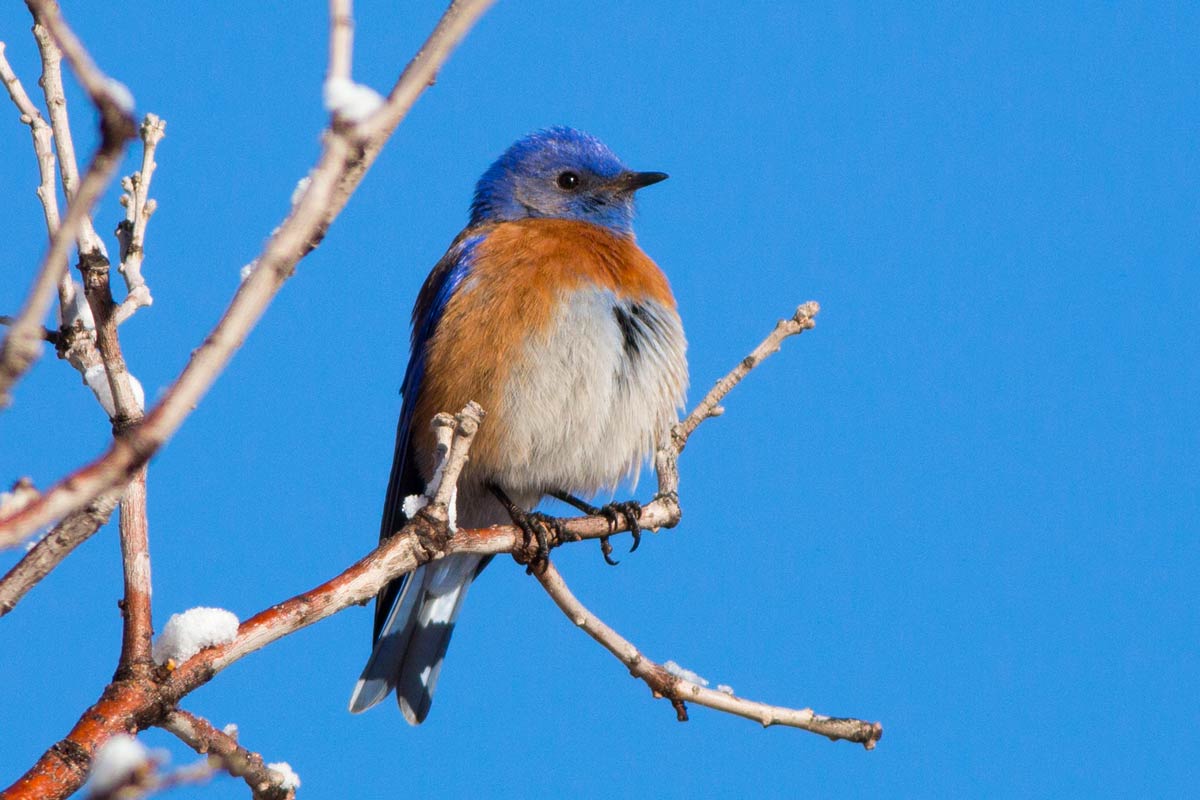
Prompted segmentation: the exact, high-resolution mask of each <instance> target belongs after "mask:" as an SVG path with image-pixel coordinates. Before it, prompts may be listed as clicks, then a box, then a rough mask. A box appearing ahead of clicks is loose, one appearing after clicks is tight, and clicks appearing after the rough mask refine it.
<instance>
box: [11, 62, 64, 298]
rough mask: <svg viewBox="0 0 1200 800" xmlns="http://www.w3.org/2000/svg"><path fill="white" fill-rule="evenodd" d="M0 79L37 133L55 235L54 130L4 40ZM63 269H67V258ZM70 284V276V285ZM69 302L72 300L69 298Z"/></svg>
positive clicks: (40, 191) (43, 192)
mask: <svg viewBox="0 0 1200 800" xmlns="http://www.w3.org/2000/svg"><path fill="white" fill-rule="evenodd" d="M0 80H2V81H3V82H4V88H5V89H7V90H8V96H9V97H11V98H12V101H13V103H14V104H16V106H17V110H18V111H20V112H21V121H22V122H24V123H25V124H26V125H28V126H29V133H30V135H31V136H32V137H33V152H34V154H35V155H36V156H37V162H38V173H39V175H40V177H41V183H39V184H38V188H37V195H38V199H39V200H40V201H41V203H42V213H43V215H44V216H45V218H46V233H47V234H48V235H50V236H53V235H54V232H55V231H57V230H58V223H59V219H58V193H57V192H56V191H55V189H54V177H55V174H54V172H55V171H54V165H55V158H54V145H53V139H54V132H53V131H52V130H51V129H50V126H49V125H47V124H46V120H45V119H43V118H42V114H41V112H40V111H38V108H37V106H35V105H34V104H33V101H32V100H31V99H30V98H29V95H28V94H27V93H26V92H25V87H24V86H22V85H21V81H20V80H19V79H18V78H17V76H16V74H15V73H14V72H13V70H12V66H11V65H10V64H9V63H8V59H7V58H6V57H5V55H4V42H0ZM59 270H60V271H61V272H63V273H65V272H66V262H65V260H64V262H63V264H62V265H61V266H60V267H59ZM70 285H71V284H70V279H69V278H68V280H67V286H70ZM65 302H69V298H67V299H66V300H65Z"/></svg>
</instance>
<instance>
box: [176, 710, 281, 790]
mask: <svg viewBox="0 0 1200 800" xmlns="http://www.w3.org/2000/svg"><path fill="white" fill-rule="evenodd" d="M159 727H161V728H162V729H163V730H166V731H170V732H171V733H173V734H175V735H176V736H178V737H179V739H180V740H181V741H183V743H184V744H186V745H187V746H188V747H190V748H192V749H193V750H195V751H196V752H197V753H200V754H201V755H207V756H209V757H210V759H212V760H215V761H217V762H218V763H219V765H220V767H221V768H222V769H223V770H225V771H226V772H228V773H229V774H230V775H232V776H233V777H235V778H241V779H242V780H244V781H245V782H246V785H247V786H249V787H250V792H251V795H252V796H253V797H254V800H291V798H293V797H295V796H296V793H295V791H293V790H291V789H285V788H284V786H283V781H282V776H281V775H280V774H279V773H278V772H275V771H274V770H271V769H269V768H268V767H267V765H266V764H265V763H263V757H262V756H261V755H259V754H258V753H255V752H253V751H251V750H247V749H246V748H245V747H242V746H241V745H240V744H238V740H237V739H236V738H235V737H233V736H231V735H230V734H228V733H225V732H223V731H219V730H217V729H216V728H215V727H214V726H213V725H212V723H210V722H209V721H208V720H206V719H204V718H202V717H198V716H196V715H195V714H191V713H189V712H187V711H183V710H175V711H172V712H171V713H169V714H167V716H166V718H165V719H163V720H162V722H160V723H159Z"/></svg>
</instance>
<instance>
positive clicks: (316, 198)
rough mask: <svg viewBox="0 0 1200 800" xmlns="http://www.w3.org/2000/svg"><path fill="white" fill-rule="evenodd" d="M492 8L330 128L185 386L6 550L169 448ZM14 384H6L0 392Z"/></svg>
mask: <svg viewBox="0 0 1200 800" xmlns="http://www.w3.org/2000/svg"><path fill="white" fill-rule="evenodd" d="M491 3H492V0H454V2H452V3H451V5H450V8H449V9H448V10H447V11H446V14H445V15H444V16H443V17H442V21H441V22H439V23H438V26H437V27H436V28H435V29H434V31H433V33H432V34H431V35H430V37H429V39H428V40H427V41H426V43H425V45H424V47H422V49H421V51H420V52H419V53H418V54H417V55H416V57H414V59H413V60H412V62H411V63H410V64H409V65H408V67H407V68H405V70H404V72H403V73H402V74H401V76H400V78H399V79H398V80H397V82H396V85H395V87H393V89H392V93H391V96H389V98H388V101H387V103H386V104H385V105H384V106H383V107H382V108H381V109H380V110H379V111H378V112H376V113H375V114H374V115H373V116H372V117H370V118H369V119H367V120H365V121H364V122H363V123H360V124H356V125H347V124H339V125H337V126H336V127H335V128H332V129H330V130H328V131H326V134H325V137H324V146H323V151H322V154H321V157H320V160H319V161H318V163H317V166H316V167H315V168H314V169H313V171H312V173H311V174H310V176H309V177H310V179H311V183H310V184H309V186H308V189H307V190H306V191H305V192H304V193H303V194H302V196H301V197H300V198H298V202H297V203H296V205H295V206H293V208H292V211H291V213H290V214H289V215H288V217H287V218H286V219H285V220H284V222H283V223H282V224H281V225H280V226H279V228H278V229H276V231H275V233H274V234H273V235H272V236H271V238H270V240H269V241H268V242H267V245H266V247H265V249H264V250H263V252H262V254H261V255H260V256H259V258H258V259H257V267H256V268H255V269H254V270H253V271H252V272H251V274H250V275H249V276H248V277H247V279H246V280H245V282H244V283H243V284H242V286H241V288H240V289H239V290H238V292H237V294H236V295H235V296H234V298H233V301H232V303H231V304H230V306H229V308H228V309H227V310H226V312H225V315H224V316H223V317H222V318H221V320H220V322H218V323H217V326H216V327H215V328H214V329H213V330H212V332H211V333H210V334H209V336H208V338H207V339H206V340H205V342H204V344H202V345H201V346H200V347H199V348H197V349H196V351H195V352H194V353H193V354H192V358H191V360H190V361H189V362H188V365H187V366H186V367H185V368H184V370H183V372H182V373H181V374H180V375H179V377H178V378H177V379H176V381H175V383H174V384H172V385H171V387H170V388H169V389H168V390H167V391H166V393H165V394H164V395H163V396H162V398H161V399H160V400H159V402H158V404H157V405H156V406H155V408H154V409H153V410H151V412H150V413H149V414H147V415H146V418H145V419H144V420H143V422H142V423H141V424H139V425H136V426H134V427H132V428H130V429H129V430H127V431H124V432H123V433H122V434H121V435H119V436H118V437H117V438H116V440H115V441H114V442H113V444H112V446H111V447H110V448H109V450H108V451H107V452H106V453H105V454H104V455H103V456H101V457H100V458H98V459H96V460H95V461H93V462H91V463H90V464H87V465H85V466H83V467H81V468H80V469H78V470H76V471H75V472H73V473H72V474H70V475H68V476H67V477H66V478H64V479H62V480H61V481H59V482H58V483H57V484H55V485H54V486H53V487H51V488H50V489H48V490H47V491H46V492H45V493H44V494H43V495H42V497H41V498H40V499H39V500H37V501H35V502H34V503H32V504H30V506H28V507H26V508H25V509H23V510H21V511H20V512H18V513H17V514H14V515H10V516H8V517H5V518H3V519H0V548H4V547H11V546H13V545H15V544H16V543H17V542H19V541H20V540H21V539H22V538H23V537H25V536H28V535H29V534H30V533H32V532H33V531H35V530H37V529H38V528H39V527H41V526H42V525H46V524H48V523H51V522H53V521H54V520H55V519H58V518H61V517H62V516H65V515H66V514H68V513H70V512H71V511H72V510H74V509H77V508H80V507H82V506H83V505H85V504H87V503H88V502H90V501H91V500H92V499H94V498H95V497H96V496H98V495H99V494H100V493H102V492H105V491H108V490H109V489H112V488H115V487H118V486H123V485H124V484H126V483H127V482H128V481H129V480H131V479H132V477H133V475H134V474H135V473H136V471H137V469H138V468H139V467H140V466H141V465H142V464H144V463H146V461H148V460H149V458H150V456H151V455H153V454H154V453H155V452H156V451H157V450H158V449H159V448H160V447H162V445H163V444H164V443H165V442H166V441H167V439H169V438H170V437H171V435H172V434H173V433H174V432H175V431H176V430H177V429H178V428H179V426H180V425H181V424H182V423H183V421H184V419H186V418H187V416H188V414H190V413H191V411H192V409H193V408H194V407H195V406H196V404H197V403H198V402H199V401H200V399H201V398H202V397H203V396H204V394H205V393H206V392H207V391H208V389H209V387H210V386H211V385H212V383H213V382H214V381H215V380H216V378H217V376H218V375H219V374H220V373H221V371H222V370H224V368H225V366H226V365H227V364H228V363H229V360H230V358H232V356H233V353H234V352H235V351H236V350H237V349H238V347H239V346H240V345H241V343H242V341H243V340H244V339H245V337H246V335H247V333H248V332H249V331H250V329H251V328H253V327H254V325H255V324H256V323H257V321H258V319H259V317H261V316H262V314H263V312H264V311H265V310H266V307H267V305H268V304H269V303H270V302H271V300H272V299H273V298H274V296H275V294H276V293H277V292H278V291H279V289H280V288H281V287H282V285H283V283H284V282H285V281H286V280H287V279H288V278H289V277H290V276H291V275H292V273H293V271H294V270H295V266H296V264H297V262H299V260H300V259H301V258H303V257H304V256H305V255H307V254H308V253H309V252H310V251H311V250H312V249H313V248H315V247H316V246H317V245H318V244H319V243H320V241H321V239H322V238H323V237H324V235H325V231H326V230H327V229H328V227H329V225H330V223H331V222H332V221H333V219H334V218H336V217H337V215H338V214H339V213H340V212H341V210H342V208H344V207H345V204H346V201H347V200H348V199H349V197H350V192H352V191H353V190H354V189H355V188H357V186H358V184H359V182H360V181H361V180H362V176H363V174H364V173H365V172H366V168H367V167H368V166H369V165H370V163H371V162H373V161H374V159H375V157H376V156H377V155H378V152H379V150H380V149H381V148H382V146H383V144H384V143H385V142H386V140H387V138H388V136H390V134H391V132H392V130H394V129H395V126H396V125H397V124H399V121H400V120H401V119H403V117H404V116H405V115H406V114H407V112H408V110H409V108H411V106H412V103H413V102H414V101H415V100H416V98H417V97H418V96H419V95H420V94H421V92H423V91H424V90H425V89H426V88H428V86H429V82H430V79H431V78H432V76H433V74H434V73H435V72H436V70H437V68H438V67H439V66H440V65H441V64H442V62H443V61H444V60H445V59H446V57H448V56H449V54H450V52H451V50H452V49H453V48H454V46H455V45H457V44H458V43H459V41H461V39H462V37H463V36H465V35H466V32H467V31H468V30H469V28H470V27H471V25H472V24H473V23H474V22H475V21H476V20H477V19H478V18H479V16H480V15H481V14H482V13H483V12H484V11H485V10H486V9H487V8H488V6H490V5H491ZM69 55H70V54H69V52H68V56H69ZM383 122H386V123H387V124H386V125H384V124H382V123H383ZM89 172H90V171H89ZM85 184H86V180H85ZM81 194H82V190H81ZM72 211H74V208H73V209H72ZM64 227H66V225H65V224H64ZM18 374H19V373H18ZM5 385H6V384H4V383H3V382H2V381H0V390H3V388H4V386H5Z"/></svg>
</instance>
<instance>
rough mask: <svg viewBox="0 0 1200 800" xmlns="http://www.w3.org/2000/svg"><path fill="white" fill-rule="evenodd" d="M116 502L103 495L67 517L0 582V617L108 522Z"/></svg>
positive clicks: (111, 497) (113, 495)
mask: <svg viewBox="0 0 1200 800" xmlns="http://www.w3.org/2000/svg"><path fill="white" fill-rule="evenodd" d="M117 499H118V495H117V494H116V493H115V492H113V493H109V494H102V495H100V496H99V497H97V498H96V499H95V500H93V501H92V502H91V503H89V504H88V505H86V506H84V507H83V508H82V509H80V510H79V511H73V512H71V513H70V514H68V515H67V516H66V517H64V518H63V520H62V522H60V523H58V525H56V526H54V530H52V531H50V533H48V534H47V535H46V537H45V538H43V539H42V540H40V541H39V542H38V543H37V544H35V545H34V546H33V547H32V548H30V550H29V552H28V553H26V554H25V556H24V557H23V558H22V559H21V560H20V561H18V562H17V563H16V564H15V565H14V566H13V568H12V569H10V570H9V571H8V574H6V575H5V576H4V577H3V578H0V617H2V616H4V615H5V614H7V613H8V612H10V611H12V610H13V609H14V608H16V605H17V603H19V602H21V598H22V597H24V596H25V595H26V594H27V593H28V592H29V590H30V589H32V588H33V587H34V586H36V585H37V584H38V582H39V581H41V580H42V578H44V577H46V576H47V575H49V574H50V572H51V571H52V570H53V569H54V568H55V567H57V566H58V565H59V564H60V563H61V562H62V560H63V559H64V558H66V557H67V556H69V555H70V554H71V551H73V550H74V549H75V548H76V547H78V546H79V545H81V544H82V543H83V542H84V541H86V540H87V539H88V538H89V537H91V535H92V534H93V533H95V532H96V531H98V530H100V528H102V527H103V526H104V525H105V523H107V522H108V519H109V517H111V516H112V512H113V509H115V508H116V507H117Z"/></svg>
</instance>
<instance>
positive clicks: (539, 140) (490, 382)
mask: <svg viewBox="0 0 1200 800" xmlns="http://www.w3.org/2000/svg"><path fill="white" fill-rule="evenodd" d="M666 177H667V176H666V175H665V174H664V173H661V172H634V171H632V170H629V169H627V168H626V167H625V165H624V164H623V163H622V162H621V161H620V159H618V158H617V156H616V155H615V154H614V153H613V152H612V150H610V149H609V148H608V147H606V146H605V145H604V144H603V143H602V142H601V141H600V140H599V139H597V138H595V137H594V136H591V135H588V134H586V133H582V132H580V131H577V130H574V129H572V128H567V127H555V128H549V129H546V130H542V131H539V132H537V133H533V134H531V135H529V136H527V137H525V138H523V139H521V140H519V141H517V142H516V143H515V144H513V145H512V146H511V147H509V148H508V150H506V151H505V152H504V154H503V155H501V156H500V158H499V159H497V160H496V162H495V163H493V164H492V165H491V167H489V168H488V170H487V171H486V172H485V173H484V174H483V177H482V178H480V180H479V182H478V184H477V185H476V187H475V197H474V202H473V203H472V204H471V218H470V222H469V223H468V224H467V227H466V228H465V229H464V230H463V231H462V232H461V233H460V234H459V235H458V236H457V237H456V238H455V239H454V242H453V243H452V244H451V245H450V249H449V250H447V251H446V254H445V255H444V256H442V259H441V260H440V261H439V262H438V263H437V265H436V266H434V268H433V270H432V271H431V272H430V273H429V277H428V278H426V280H425V284H424V285H423V286H422V287H421V291H420V294H419V295H418V297H417V302H416V306H415V307H414V308H413V313H412V349H411V353H410V355H409V361H408V369H407V371H406V372H405V375H404V382H403V384H402V388H401V394H402V396H403V405H402V407H401V412H400V420H399V423H398V425H397V429H396V450H395V457H394V460H393V462H392V473H391V478H390V479H389V480H388V488H387V496H386V501H385V504H384V510H383V521H382V526H381V530H380V537H381V539H386V538H388V537H389V536H391V535H392V534H393V533H395V532H396V531H398V530H399V529H400V528H401V527H403V525H404V524H405V522H406V521H407V518H406V517H405V514H404V509H403V506H404V500H405V498H406V497H407V496H409V495H414V494H421V493H422V492H423V491H424V490H425V488H426V485H427V484H428V482H429V480H430V478H431V477H432V473H433V468H434V457H435V453H434V448H435V442H434V438H433V433H432V431H431V430H430V426H429V421H430V420H431V419H432V418H433V416H434V415H435V414H437V413H438V412H439V411H453V410H455V409H459V408H462V407H463V406H464V405H465V404H466V403H467V402H468V401H470V400H475V401H477V402H478V403H479V404H481V405H482V406H483V407H484V409H485V410H486V411H487V418H486V419H485V420H484V423H483V425H482V426H480V429H479V432H478V433H477V434H476V437H475V440H474V443H473V444H472V447H471V457H470V461H469V462H468V463H467V465H466V467H465V469H464V470H463V473H462V476H461V478H460V481H459V487H458V495H457V522H458V526H459V527H460V528H481V527H487V526H489V525H495V524H500V523H508V522H509V521H510V520H514V521H517V522H518V523H519V524H522V525H523V527H524V528H525V530H526V532H527V534H528V533H529V532H530V531H531V530H532V531H533V532H540V531H541V529H540V528H536V527H533V528H531V527H529V525H528V522H527V519H528V518H527V517H526V516H525V515H526V513H527V512H530V511H531V510H532V509H533V508H534V507H535V506H536V505H537V504H538V502H539V501H540V500H541V499H542V498H543V497H544V496H546V495H554V496H556V497H560V498H563V499H566V500H568V501H569V502H574V503H575V505H577V507H579V508H581V509H584V510H587V511H589V512H592V513H597V512H605V513H606V514H611V506H610V507H606V508H605V509H596V508H593V507H591V506H589V505H588V504H587V503H586V502H583V501H581V500H578V499H577V497H578V496H580V495H583V496H588V495H592V494H595V493H596V492H598V491H600V490H603V489H608V490H610V491H611V490H613V489H615V487H616V485H617V484H618V483H619V482H620V480H621V479H622V478H623V477H626V476H630V475H633V474H635V473H636V471H637V470H638V469H639V468H640V466H641V465H642V463H644V461H645V460H646V458H647V457H648V456H649V455H650V454H651V453H653V451H654V448H655V446H656V444H657V443H658V442H659V441H660V440H661V439H662V437H663V436H665V435H666V434H667V432H668V431H669V429H670V426H671V425H672V424H673V423H674V422H675V420H676V419H677V413H678V411H679V409H680V408H681V407H682V403H683V398H684V392H685V390H686V388H687V362H686V360H685V356H684V352H685V349H686V341H685V339H684V334H683V326H682V324H681V322H680V319H679V314H678V312H677V310H676V304H675V298H674V296H673V295H672V294H671V289H670V285H669V284H668V282H667V278H666V276H665V275H664V274H663V273H662V271H661V270H659V268H658V266H657V265H655V263H654V262H653V261H652V260H651V259H650V257H649V256H647V255H646V254H645V253H644V252H642V250H641V248H640V247H638V245H637V242H636V240H635V239H634V235H633V216H634V193H635V192H636V191H637V190H639V189H641V188H643V187H645V186H649V185H651V184H654V183H658V182H659V181H662V180H664V179H666ZM614 505H615V504H614ZM633 505H636V504H633ZM622 510H623V511H624V512H625V513H628V511H629V509H628V507H625V508H624V509H622ZM538 517H539V519H542V520H545V519H546V518H545V517H541V516H540V515H538ZM542 535H543V536H544V532H542ZM543 547H544V543H543ZM606 558H607V553H606ZM489 560H490V557H484V556H477V555H471V554H458V555H452V556H449V557H447V558H444V559H441V560H439V561H434V562H431V563H429V564H427V565H424V566H421V567H418V568H417V569H416V570H414V571H413V572H412V573H411V574H410V575H407V576H404V577H402V578H400V579H398V580H396V581H393V582H392V583H391V584H389V585H388V586H387V587H386V588H385V589H384V590H383V591H382V592H381V593H380V594H379V597H378V598H377V599H376V606H375V630H374V649H373V651H372V653H371V657H370V659H369V660H368V661H367V664H366V667H365V668H364V669H363V672H362V676H361V677H360V678H359V681H358V684H357V686H356V687H355V689H354V694H353V696H352V697H351V699H350V710H351V711H352V712H355V713H357V712H360V711H365V710H366V709H368V708H370V707H372V706H374V705H375V704H377V703H379V702H380V701H381V700H383V699H384V698H385V697H387V695H388V693H389V692H390V691H391V690H392V689H395V690H396V699H397V701H398V702H399V705H400V710H401V712H402V713H403V714H404V718H405V719H406V720H407V721H408V722H409V723H410V724H413V725H417V724H420V723H421V722H422V721H423V720H424V719H425V717H426V715H427V714H428V713H429V708H430V705H431V703H432V700H433V691H434V687H435V686H436V684H437V680H438V675H439V674H440V672H441V668H442V661H443V658H444V657H445V654H446V648H447V646H448V644H449V642H450V636H451V634H452V633H453V631H454V625H455V621H456V620H457V618H458V614H459V610H460V609H461V608H462V604H463V600H464V599H465V598H466V595H467V589H468V587H469V586H470V584H471V581H472V580H473V579H474V578H475V577H477V576H478V575H479V573H480V572H481V571H482V570H483V568H484V567H485V566H487V563H488V561H489Z"/></svg>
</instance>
